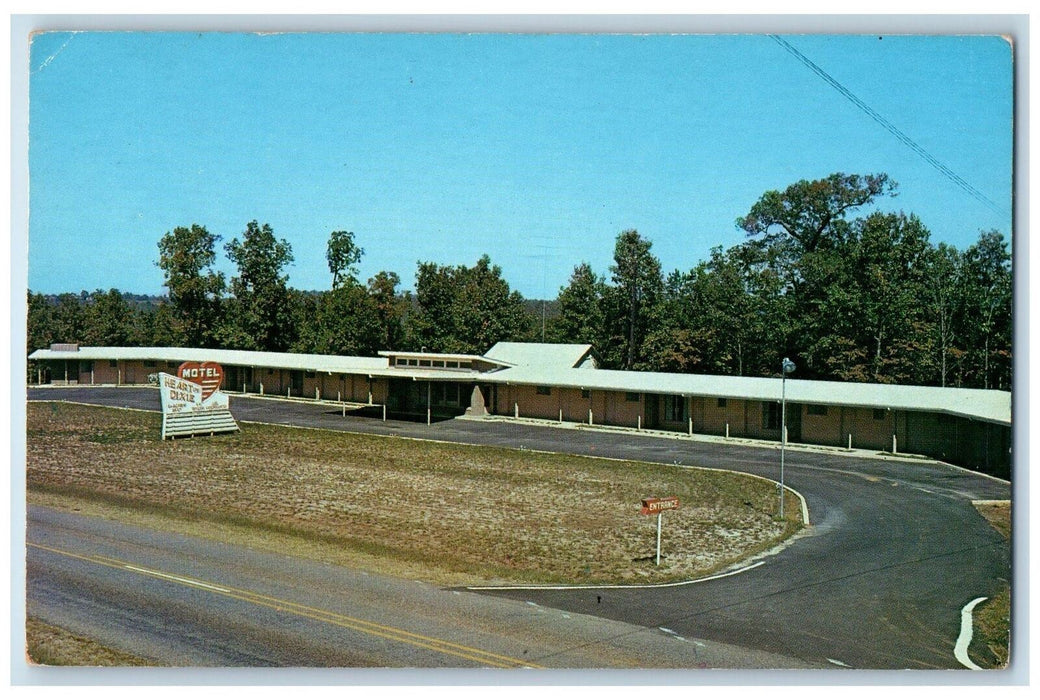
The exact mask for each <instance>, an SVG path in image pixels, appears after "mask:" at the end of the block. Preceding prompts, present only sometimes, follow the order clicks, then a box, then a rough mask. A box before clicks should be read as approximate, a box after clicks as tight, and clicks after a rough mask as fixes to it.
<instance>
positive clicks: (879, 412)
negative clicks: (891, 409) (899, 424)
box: [874, 408, 886, 420]
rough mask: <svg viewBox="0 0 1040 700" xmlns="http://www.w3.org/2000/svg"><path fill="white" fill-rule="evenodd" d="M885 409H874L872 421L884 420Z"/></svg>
mask: <svg viewBox="0 0 1040 700" xmlns="http://www.w3.org/2000/svg"><path fill="white" fill-rule="evenodd" d="M885 413H886V411H885V409H883V408H875V409H874V420H885Z"/></svg>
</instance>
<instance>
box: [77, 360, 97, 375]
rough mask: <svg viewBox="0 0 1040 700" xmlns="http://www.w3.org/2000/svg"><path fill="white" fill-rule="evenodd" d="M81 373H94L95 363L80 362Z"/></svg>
mask: <svg viewBox="0 0 1040 700" xmlns="http://www.w3.org/2000/svg"><path fill="white" fill-rule="evenodd" d="M79 371H80V373H81V374H83V373H86V372H93V371H94V363H93V362H90V361H85V362H80V363H79Z"/></svg>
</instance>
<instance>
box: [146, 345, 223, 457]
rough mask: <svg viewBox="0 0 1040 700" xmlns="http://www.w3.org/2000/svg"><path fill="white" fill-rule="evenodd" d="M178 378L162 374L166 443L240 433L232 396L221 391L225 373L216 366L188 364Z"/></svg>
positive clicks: (182, 366) (183, 367)
mask: <svg viewBox="0 0 1040 700" xmlns="http://www.w3.org/2000/svg"><path fill="white" fill-rule="evenodd" d="M177 375H178V376H173V375H172V374H166V373H165V372H160V373H159V397H160V400H161V403H162V412H163V422H162V439H163V440H165V439H166V438H168V437H169V438H177V437H192V436H195V435H214V434H216V433H227V432H234V431H236V430H238V424H237V423H235V419H234V418H233V417H232V416H231V410H230V404H229V401H228V395H227V394H225V393H224V392H222V391H219V388H220V382H221V381H222V380H223V378H224V370H223V369H222V368H221V366H220V365H218V364H217V363H215V362H185V363H184V364H182V365H181V366H180V368H179V369H178V370H177Z"/></svg>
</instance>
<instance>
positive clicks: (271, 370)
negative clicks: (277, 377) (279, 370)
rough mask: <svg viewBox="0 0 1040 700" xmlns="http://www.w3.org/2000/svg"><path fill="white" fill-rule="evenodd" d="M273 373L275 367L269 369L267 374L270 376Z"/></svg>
mask: <svg viewBox="0 0 1040 700" xmlns="http://www.w3.org/2000/svg"><path fill="white" fill-rule="evenodd" d="M272 374H274V370H273V369H269V370H267V376H268V377H270V376H271V375H272Z"/></svg>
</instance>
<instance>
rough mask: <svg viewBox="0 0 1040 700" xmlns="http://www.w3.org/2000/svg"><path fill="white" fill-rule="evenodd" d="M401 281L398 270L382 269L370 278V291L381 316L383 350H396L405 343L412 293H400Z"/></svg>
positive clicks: (380, 337)
mask: <svg viewBox="0 0 1040 700" xmlns="http://www.w3.org/2000/svg"><path fill="white" fill-rule="evenodd" d="M400 283H401V278H400V277H398V275H397V273H396V272H387V271H380V272H378V273H376V276H375V277H372V278H371V279H369V280H368V293H369V295H370V296H371V297H372V301H373V303H374V304H375V308H376V314H377V316H378V318H379V348H380V349H382V350H396V349H398V348H402V347H404V345H405V318H406V317H407V315H408V309H409V307H410V306H411V295H410V294H407V293H405V294H403V295H402V294H399V293H398V291H397V287H398V285H400Z"/></svg>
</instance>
